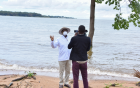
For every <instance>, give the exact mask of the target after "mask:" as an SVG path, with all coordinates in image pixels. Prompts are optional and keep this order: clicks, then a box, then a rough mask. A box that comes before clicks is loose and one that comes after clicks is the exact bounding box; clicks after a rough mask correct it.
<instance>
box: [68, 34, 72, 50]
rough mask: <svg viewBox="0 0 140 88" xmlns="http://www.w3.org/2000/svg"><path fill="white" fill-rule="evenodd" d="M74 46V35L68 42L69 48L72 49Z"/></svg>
mask: <svg viewBox="0 0 140 88" xmlns="http://www.w3.org/2000/svg"><path fill="white" fill-rule="evenodd" d="M72 47H73V37H72V38H71V41H70V43H69V44H68V49H71V48H72Z"/></svg>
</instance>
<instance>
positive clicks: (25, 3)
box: [1, 0, 131, 19]
mask: <svg viewBox="0 0 140 88" xmlns="http://www.w3.org/2000/svg"><path fill="white" fill-rule="evenodd" d="M90 3H91V0H4V1H3V2H2V3H1V6H3V7H4V8H5V7H6V8H7V9H8V10H9V9H10V10H11V11H22V12H23V11H27V12H37V13H41V14H43V15H59V16H69V17H75V18H82V19H89V18H90ZM121 4H122V5H123V7H122V12H123V13H125V16H127V15H126V14H128V12H125V11H127V10H126V8H125V7H126V6H127V5H126V4H125V3H124V2H121ZM124 5H126V6H124ZM113 7H114V6H113V5H111V6H108V5H106V4H104V3H102V4H96V7H95V17H96V18H107V19H108V18H111V19H113V18H114V17H115V15H116V13H119V11H116V10H113ZM130 12H131V11H130Z"/></svg>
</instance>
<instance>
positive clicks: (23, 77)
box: [12, 75, 28, 82]
mask: <svg viewBox="0 0 140 88" xmlns="http://www.w3.org/2000/svg"><path fill="white" fill-rule="evenodd" d="M27 77H28V75H25V76H23V77H20V78H17V79H14V80H12V82H14V81H19V80H22V79H24V78H27Z"/></svg>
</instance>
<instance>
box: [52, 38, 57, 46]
mask: <svg viewBox="0 0 140 88" xmlns="http://www.w3.org/2000/svg"><path fill="white" fill-rule="evenodd" d="M57 46H58V39H57V40H56V41H51V47H52V48H56V47H57Z"/></svg>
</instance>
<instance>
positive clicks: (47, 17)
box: [0, 15, 76, 19]
mask: <svg viewBox="0 0 140 88" xmlns="http://www.w3.org/2000/svg"><path fill="white" fill-rule="evenodd" d="M0 16H4V17H8V15H0ZM9 17H28V16H9ZM32 18H49V17H32ZM57 19H72V18H57ZM73 19H76V18H73Z"/></svg>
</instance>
